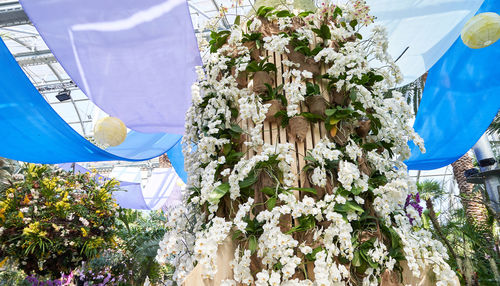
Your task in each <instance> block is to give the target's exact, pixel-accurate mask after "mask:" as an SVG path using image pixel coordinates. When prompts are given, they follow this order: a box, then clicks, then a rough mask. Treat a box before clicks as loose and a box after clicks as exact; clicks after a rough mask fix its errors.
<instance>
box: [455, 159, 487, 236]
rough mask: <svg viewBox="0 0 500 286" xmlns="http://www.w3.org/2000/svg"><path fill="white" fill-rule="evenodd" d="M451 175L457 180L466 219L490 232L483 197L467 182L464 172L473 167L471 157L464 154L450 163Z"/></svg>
mask: <svg viewBox="0 0 500 286" xmlns="http://www.w3.org/2000/svg"><path fill="white" fill-rule="evenodd" d="M451 166H452V167H453V175H454V176H455V180H457V183H458V188H459V190H460V195H461V200H462V205H463V206H464V210H465V214H466V216H467V220H468V221H469V222H471V223H472V224H474V225H475V226H476V227H478V228H479V229H480V230H482V231H487V232H490V230H489V226H488V212H487V210H486V206H485V205H484V203H483V202H484V197H483V194H482V193H481V192H477V191H474V185H472V184H470V183H468V182H467V180H466V178H465V175H464V172H465V171H466V170H468V169H472V168H474V164H473V161H472V158H471V157H470V156H469V155H468V154H465V155H464V156H462V157H461V158H460V159H458V160H457V161H455V162H453V163H452V164H451Z"/></svg>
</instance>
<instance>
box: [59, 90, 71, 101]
mask: <svg viewBox="0 0 500 286" xmlns="http://www.w3.org/2000/svg"><path fill="white" fill-rule="evenodd" d="M56 98H57V99H58V100H59V101H61V102H62V101H66V100H69V99H70V98H71V91H69V90H66V89H65V90H63V91H61V92H59V93H58V94H57V95H56Z"/></svg>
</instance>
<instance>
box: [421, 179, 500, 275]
mask: <svg viewBox="0 0 500 286" xmlns="http://www.w3.org/2000/svg"><path fill="white" fill-rule="evenodd" d="M475 188H476V190H475V191H479V192H480V191H481V190H480V188H481V186H476V187H475ZM418 189H419V192H420V195H421V198H422V199H423V200H424V201H425V202H426V206H427V209H426V210H425V211H424V213H423V215H422V219H423V221H424V224H423V226H424V227H425V228H427V229H430V230H431V231H432V232H433V234H434V235H435V237H436V238H437V239H439V240H441V241H442V242H443V243H444V244H445V245H446V246H447V248H448V253H449V254H450V255H449V257H450V258H449V260H448V263H449V264H450V265H451V266H452V268H453V269H455V270H456V271H457V274H458V276H459V277H460V280H461V282H462V283H463V284H465V285H499V283H500V275H499V273H500V257H499V252H498V250H497V246H496V245H498V242H499V237H498V224H497V222H496V221H495V219H494V216H493V215H491V214H490V216H489V220H488V225H489V229H493V230H496V231H493V232H490V233H489V234H488V233H485V229H484V226H478V225H477V223H475V222H474V221H471V220H470V219H468V218H467V214H466V212H465V210H464V209H463V208H462V207H461V204H459V205H458V206H452V204H451V201H452V199H450V194H447V193H446V192H445V191H444V190H443V188H442V186H441V185H440V184H439V183H438V182H436V181H430V180H427V181H423V182H421V183H419V184H418ZM456 199H458V200H462V199H465V200H467V199H468V198H462V197H459V198H456ZM440 201H444V202H445V203H446V204H447V205H448V207H447V208H446V209H443V210H442V211H441V212H438V211H435V205H437V204H438V203H440Z"/></svg>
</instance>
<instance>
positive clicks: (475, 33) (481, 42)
mask: <svg viewBox="0 0 500 286" xmlns="http://www.w3.org/2000/svg"><path fill="white" fill-rule="evenodd" d="M499 38H500V15H498V14H497V13H493V12H486V13H481V14H477V15H476V16H474V17H472V18H471V19H470V20H469V21H467V23H465V26H464V28H463V29H462V41H463V42H464V44H465V45H467V46H468V47H469V48H471V49H480V48H484V47H487V46H489V45H491V44H493V43H495V42H496V41H497V40H498V39H499Z"/></svg>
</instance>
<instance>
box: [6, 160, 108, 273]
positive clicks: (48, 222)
mask: <svg viewBox="0 0 500 286" xmlns="http://www.w3.org/2000/svg"><path fill="white" fill-rule="evenodd" d="M12 178H13V180H12V181H11V182H10V184H9V185H7V186H6V187H4V188H2V189H1V191H0V245H1V246H0V258H1V259H4V258H9V259H10V260H13V261H15V262H16V263H17V264H18V265H19V268H20V269H22V270H24V272H25V273H26V274H36V275H37V276H38V277H43V276H46V277H47V278H53V279H57V278H59V277H61V273H66V274H69V273H70V272H71V271H72V270H73V269H75V268H76V267H77V266H78V265H80V263H81V261H86V260H88V259H90V258H92V257H94V256H96V255H97V254H98V253H99V252H100V251H101V250H102V249H105V248H107V247H109V246H110V245H112V244H113V243H114V240H113V238H114V232H115V230H114V228H115V218H114V216H115V214H116V211H117V205H116V203H115V202H114V200H113V199H112V197H111V194H112V192H113V191H115V190H116V185H117V182H116V181H114V180H107V181H104V182H103V181H100V180H97V179H95V178H94V177H92V176H91V175H90V174H88V173H87V174H74V173H69V172H65V171H63V170H62V169H60V168H57V167H53V166H49V165H35V164H27V165H25V167H24V168H23V169H22V170H21V172H20V174H16V175H13V176H12Z"/></svg>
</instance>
